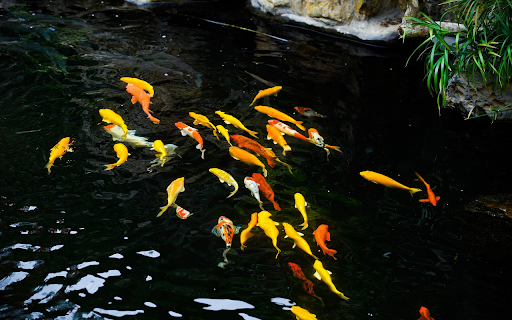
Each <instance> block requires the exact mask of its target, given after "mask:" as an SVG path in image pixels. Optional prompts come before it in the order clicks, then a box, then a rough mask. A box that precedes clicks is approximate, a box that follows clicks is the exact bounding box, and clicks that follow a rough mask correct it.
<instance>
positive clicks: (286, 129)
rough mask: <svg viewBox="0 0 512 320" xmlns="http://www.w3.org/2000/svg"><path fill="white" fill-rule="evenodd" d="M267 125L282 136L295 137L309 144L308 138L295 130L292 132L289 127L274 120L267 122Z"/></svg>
mask: <svg viewBox="0 0 512 320" xmlns="http://www.w3.org/2000/svg"><path fill="white" fill-rule="evenodd" d="M268 123H269V124H270V125H272V126H273V127H275V128H276V129H278V130H279V131H281V132H282V133H284V134H287V135H289V136H292V137H295V138H298V139H301V140H304V141H307V142H311V141H309V138H306V137H305V136H304V135H303V134H300V133H298V132H297V131H296V130H294V129H293V128H292V127H290V126H289V125H286V124H284V123H282V122H280V121H277V120H276V119H270V120H268Z"/></svg>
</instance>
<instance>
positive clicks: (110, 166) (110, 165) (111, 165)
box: [105, 164, 116, 171]
mask: <svg viewBox="0 0 512 320" xmlns="http://www.w3.org/2000/svg"><path fill="white" fill-rule="evenodd" d="M115 166H116V165H115V164H106V165H105V167H107V168H106V169H105V171H107V170H112V169H114V167H115Z"/></svg>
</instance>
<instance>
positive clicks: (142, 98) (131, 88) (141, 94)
mask: <svg viewBox="0 0 512 320" xmlns="http://www.w3.org/2000/svg"><path fill="white" fill-rule="evenodd" d="M126 91H128V92H129V93H130V94H131V95H132V104H135V103H137V101H138V102H139V103H140V105H141V106H142V111H144V113H145V114H147V115H148V118H149V120H151V121H153V123H154V124H159V123H160V120H158V119H157V118H155V117H153V116H152V115H151V114H152V113H153V111H151V110H149V104H150V103H151V101H149V98H150V96H149V94H147V93H146V91H144V90H142V89H141V88H139V87H137V86H135V85H133V84H128V85H126Z"/></svg>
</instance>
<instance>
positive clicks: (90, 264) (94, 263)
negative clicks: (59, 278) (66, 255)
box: [68, 261, 100, 270]
mask: <svg viewBox="0 0 512 320" xmlns="http://www.w3.org/2000/svg"><path fill="white" fill-rule="evenodd" d="M99 264H100V263H99V262H98V261H87V262H82V263H80V264H79V265H77V266H76V268H77V269H83V268H86V267H88V266H97V265H99ZM68 270H69V268H68Z"/></svg>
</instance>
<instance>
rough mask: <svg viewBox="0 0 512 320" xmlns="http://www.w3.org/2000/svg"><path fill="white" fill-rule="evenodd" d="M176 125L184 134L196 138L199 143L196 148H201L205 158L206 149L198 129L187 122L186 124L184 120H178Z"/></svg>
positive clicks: (202, 156)
mask: <svg viewBox="0 0 512 320" xmlns="http://www.w3.org/2000/svg"><path fill="white" fill-rule="evenodd" d="M174 125H175V126H176V127H177V128H178V129H180V131H181V135H182V136H186V135H188V136H189V137H191V138H194V139H196V141H197V143H198V144H197V146H196V149H199V150H201V158H202V159H204V152H205V151H206V150H205V149H203V138H202V137H201V135H200V134H199V132H198V131H197V129H196V128H192V127H189V126H187V125H186V124H184V123H183V122H176V123H175V124H174Z"/></svg>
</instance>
